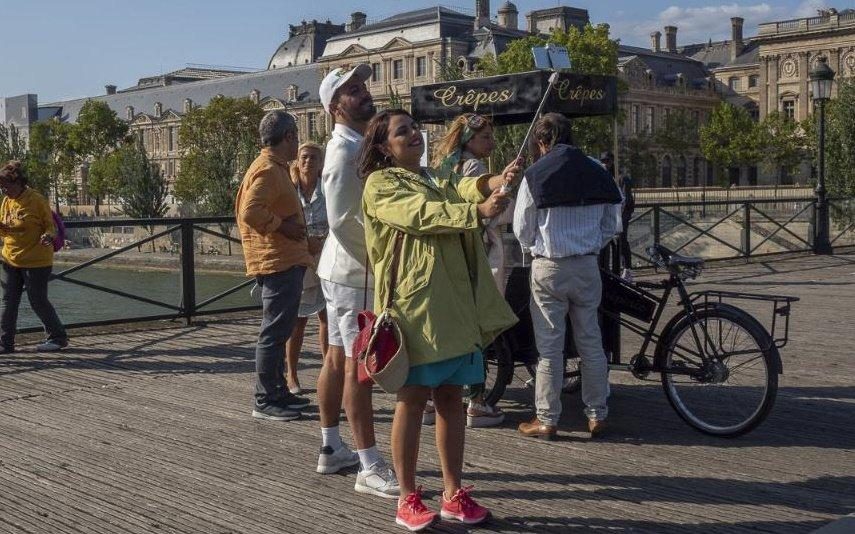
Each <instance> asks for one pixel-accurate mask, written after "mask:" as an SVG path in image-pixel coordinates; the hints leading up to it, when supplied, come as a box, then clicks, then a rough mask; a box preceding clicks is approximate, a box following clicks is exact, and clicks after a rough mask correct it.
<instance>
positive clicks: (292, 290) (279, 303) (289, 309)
mask: <svg viewBox="0 0 855 534" xmlns="http://www.w3.org/2000/svg"><path fill="white" fill-rule="evenodd" d="M305 272H306V268H305V267H303V266H302V265H297V266H294V267H291V268H290V269H288V270H287V271H283V272H279V273H273V274H265V275H260V276H256V277H255V281H256V282H257V283H258V286H259V287H260V288H261V308H262V316H261V330H260V331H259V333H258V342H257V343H256V345H255V400H256V402H258V403H259V404H264V403H269V402H276V401H278V400H280V399H281V398H282V397H283V395H284V393H285V391H286V390H285V352H284V350H285V342H286V341H288V338H289V337H291V332H292V331H293V330H294V324H295V323H296V321H297V310H298V309H299V307H300V297H301V295H302V293H303V274H304V273H305Z"/></svg>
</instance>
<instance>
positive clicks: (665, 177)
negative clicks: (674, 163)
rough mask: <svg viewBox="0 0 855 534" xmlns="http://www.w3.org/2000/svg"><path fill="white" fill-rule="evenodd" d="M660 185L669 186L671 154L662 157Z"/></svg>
mask: <svg viewBox="0 0 855 534" xmlns="http://www.w3.org/2000/svg"><path fill="white" fill-rule="evenodd" d="M662 187H671V156H665V157H663V158H662Z"/></svg>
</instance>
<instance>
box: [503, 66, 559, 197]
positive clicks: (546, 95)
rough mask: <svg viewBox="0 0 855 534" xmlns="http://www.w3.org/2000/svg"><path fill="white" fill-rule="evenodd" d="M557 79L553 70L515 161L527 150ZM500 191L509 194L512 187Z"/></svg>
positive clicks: (505, 185)
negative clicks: (538, 118)
mask: <svg viewBox="0 0 855 534" xmlns="http://www.w3.org/2000/svg"><path fill="white" fill-rule="evenodd" d="M557 80H558V72H553V73H552V74H550V75H549V85H547V86H546V91H545V92H544V93H543V98H542V99H541V100H540V105H539V106H537V111H535V112H534V117H532V119H531V124H530V125H529V126H528V131H527V132H526V133H525V137H524V138H523V142H522V146H520V151H519V153H518V154H517V158H516V159H515V160H514V161H519V160H520V158H522V155H523V152H524V151H525V147H526V145H527V144H528V138H529V137H530V136H531V131H532V130H533V129H534V123H535V122H537V117H538V116H539V115H540V112H541V110H543V105H544V104H546V99H547V98H549V93H550V92H551V91H552V86H553V85H555V82H556V81H557ZM500 191H501V193H502V194H508V193H510V192H511V187H510V186H509V185H508V184H502V188H501V190H500Z"/></svg>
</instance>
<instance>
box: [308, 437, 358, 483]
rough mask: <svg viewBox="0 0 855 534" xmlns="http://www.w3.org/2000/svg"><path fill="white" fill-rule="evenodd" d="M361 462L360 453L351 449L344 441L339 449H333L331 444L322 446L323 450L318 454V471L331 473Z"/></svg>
mask: <svg viewBox="0 0 855 534" xmlns="http://www.w3.org/2000/svg"><path fill="white" fill-rule="evenodd" d="M358 463H359V455H358V454H356V453H355V452H353V451H352V450H350V448H349V447H348V446H347V445H345V444H344V443H342V444H341V447H339V448H338V450H333V448H332V447H330V446H329V445H327V446H325V447H321V452H320V454H318V468H317V469H316V471H317V472H318V473H320V474H322V475H331V474H333V473H338V472H339V471H341V470H342V469H344V468H345V467H350V466H352V465H356V464H358Z"/></svg>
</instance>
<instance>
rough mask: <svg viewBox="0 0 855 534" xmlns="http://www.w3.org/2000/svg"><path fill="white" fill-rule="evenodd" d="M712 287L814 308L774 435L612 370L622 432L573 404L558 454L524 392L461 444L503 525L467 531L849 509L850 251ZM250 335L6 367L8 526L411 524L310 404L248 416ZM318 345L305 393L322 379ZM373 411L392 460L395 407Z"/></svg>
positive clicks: (147, 334)
mask: <svg viewBox="0 0 855 534" xmlns="http://www.w3.org/2000/svg"><path fill="white" fill-rule="evenodd" d="M701 280H702V282H703V283H701V284H698V285H701V286H704V287H710V288H717V289H728V290H733V289H739V290H744V291H759V292H769V293H783V294H791V295H795V296H799V297H801V298H802V301H801V302H800V303H798V304H797V305H796V307H795V311H794V322H793V323H794V324H793V325H792V332H791V340H792V341H791V343H790V345H789V346H788V347H787V348H786V349H785V350H784V353H783V354H784V367H785V374H784V375H783V376H782V378H781V388H780V392H779V396H778V401H777V404H776V406H775V408H774V410H773V412H772V415H771V416H770V418H769V419H768V420H767V421H766V423H765V424H764V425H762V426H761V427H760V428H759V429H757V430H756V431H754V432H753V433H751V434H749V435H747V436H744V437H742V438H739V439H734V440H722V439H714V438H709V437H706V436H703V435H701V434H699V433H696V432H694V431H693V430H691V429H690V428H689V427H687V426H686V425H685V424H683V423H682V422H681V421H680V420H679V418H678V417H677V415H676V414H675V413H674V412H673V411H672V410H671V408H670V407H669V406H668V404H667V402H666V400H665V398H664V395H663V393H662V390H661V388H660V387H659V385H658V384H657V383H654V382H650V383H642V382H639V381H637V380H635V379H633V378H632V377H631V376H629V375H627V374H623V373H613V374H612V376H613V383H614V387H613V397H612V400H611V421H612V428H613V430H612V432H611V433H610V434H609V435H608V436H607V437H605V438H603V439H602V440H597V441H591V440H589V439H587V438H586V435H585V434H583V433H582V432H581V429H582V425H583V422H584V421H583V418H582V415H581V413H580V401H579V398H578V395H577V396H570V397H567V398H566V400H565V416H564V419H563V421H562V430H563V432H562V434H561V439H560V440H558V441H555V442H552V443H547V442H541V441H538V440H531V439H524V438H521V437H519V436H518V435H517V433H516V431H515V427H516V424H517V423H518V422H519V421H521V420H523V418H525V417H527V416H528V415H529V414H530V412H529V407H530V397H529V396H530V393H529V391H527V390H526V389H524V388H523V387H522V385H521V383H516V384H514V388H515V389H513V390H512V391H510V392H509V394H508V395H507V396H506V398H507V400H506V401H503V404H502V407H503V408H504V409H505V410H506V412H508V420H507V421H506V423H505V424H504V426H503V427H501V428H493V429H479V430H474V431H469V432H467V450H466V466H465V471H466V480H465V482H466V483H472V484H475V486H476V496H477V497H478V498H479V499H480V500H481V501H482V502H483V503H484V504H486V505H487V506H489V507H490V508H491V509H492V510H493V511H494V513H495V516H496V517H495V518H494V520H493V521H492V522H491V523H489V524H488V525H486V526H484V527H481V528H478V529H474V530H476V531H479V532H480V531H483V532H544V533H559V532H560V533H564V532H589V531H609V532H657V533H658V532H699V531H700V532H746V531H761V532H775V533H783V532H809V531H812V530H814V529H817V528H819V527H821V526H823V525H825V524H826V523H828V522H829V521H832V520H834V519H837V518H839V517H840V516H842V515H845V514H849V513H852V512H855V453H853V449H855V379H853V376H855V360H853V354H852V352H853V350H852V349H853V342H852V335H853V330H855V320H853V318H852V317H853V313H855V256H853V255H848V256H846V255H841V256H835V257H826V258H818V257H799V258H791V259H786V260H775V261H768V262H764V263H754V264H748V265H744V264H742V265H729V266H722V265H718V266H716V267H713V268H710V269H709V270H708V271H707V272H705V273H704V275H703V277H702V279H701ZM257 323H258V320H257V319H256V318H254V317H250V318H247V317H242V318H225V319H217V320H211V321H209V322H208V323H206V324H199V325H194V326H192V327H183V326H177V325H175V326H171V327H164V328H160V327H159V328H157V329H149V330H135V331H134V330H132V331H113V332H111V333H107V334H100V335H78V336H76V337H75V338H74V339H73V348H72V349H70V350H68V351H66V352H63V353H62V354H59V355H47V354H38V353H35V352H33V351H32V347H27V346H23V347H22V349H23V351H22V352H21V353H19V354H15V355H8V356H0V451H2V452H0V533H16V534H17V533H93V534H98V533H105V534H106V533H142V532H156V533H179V532H180V533H184V532H199V533H232V532H234V533H237V532H241V533H242V532H252V533H282V532H295V533H298V532H321V531H322V532H327V533H349V532H363V531H367V532H400V531H401V530H400V528H399V527H396V526H395V525H394V523H393V520H392V518H393V504H392V502H394V501H391V502H390V501H388V500H385V499H378V498H374V497H367V496H362V495H358V494H357V493H355V492H354V491H353V489H352V486H353V481H354V475H353V471H351V472H349V473H346V474H342V475H330V476H322V475H317V474H315V472H314V466H315V461H316V454H317V449H318V445H319V432H318V428H317V427H318V423H317V412H316V408H315V407H313V406H312V407H310V408H309V409H308V410H307V412H306V416H305V417H304V418H303V419H302V420H300V421H297V422H291V423H274V422H259V421H257V420H254V419H252V418H251V417H250V415H249V412H250V402H251V400H250V399H251V380H252V371H253V352H252V350H253V342H254V337H255V333H256V328H257ZM314 339H315V338H314V333H313V332H311V333H309V334H307V347H306V353H305V355H304V357H303V359H302V362H301V364H302V370H301V377H302V381H303V385H304V387H305V386H310V387H311V386H313V384H314V382H315V377H316V376H317V372H318V369H319V360H318V356H317V354H316V350H317V349H316V344H315V342H314ZM311 396H312V397H314V395H313V394H312V395H311ZM375 399H376V400H375V405H376V409H377V425H378V432H377V433H378V440H379V446H380V448H381V450H382V451H383V452H384V453H385V454H386V456H387V457H388V451H389V443H388V439H389V425H390V422H391V414H392V398H391V396H389V395H385V394H379V393H378V394H377V395H376V397H375ZM423 434H424V435H423V442H422V461H421V465H420V471H419V481H420V483H422V484H424V487H425V489H426V492H427V495H428V498H429V499H431V502H430V504H431V505H432V506H434V507H436V506H437V502H438V499H439V497H438V491H439V488H440V487H441V486H440V481H439V467H438V458H437V454H436V449H435V446H434V444H433V434H434V431H433V428H431V427H426V428H425V430H424V433H423ZM344 435H345V436H346V439H349V432H348V431H347V430H346V429H345V431H344ZM435 531H439V532H466V531H467V529H466V528H464V527H462V526H459V525H455V524H449V523H442V524H441V525H440V526H439V527H437V528H436V529H435Z"/></svg>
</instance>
